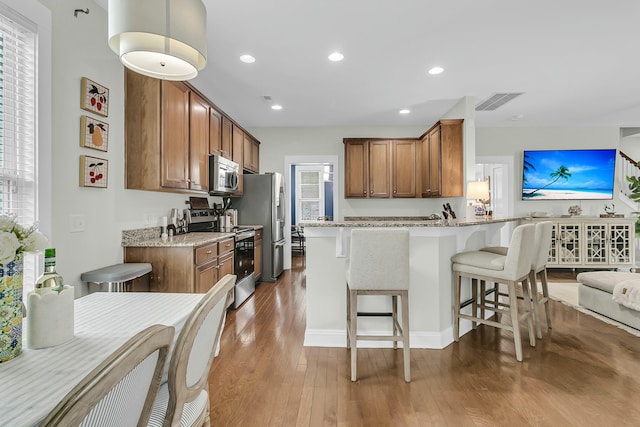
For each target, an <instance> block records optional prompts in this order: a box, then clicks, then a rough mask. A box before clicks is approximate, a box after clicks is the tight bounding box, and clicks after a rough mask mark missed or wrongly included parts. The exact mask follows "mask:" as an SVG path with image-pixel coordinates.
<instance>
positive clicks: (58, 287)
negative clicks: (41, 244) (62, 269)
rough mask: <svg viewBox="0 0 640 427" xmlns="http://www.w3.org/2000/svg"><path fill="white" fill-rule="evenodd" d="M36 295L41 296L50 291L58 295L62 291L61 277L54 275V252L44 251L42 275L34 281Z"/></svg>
mask: <svg viewBox="0 0 640 427" xmlns="http://www.w3.org/2000/svg"><path fill="white" fill-rule="evenodd" d="M35 289H36V293H38V294H40V295H43V294H46V293H48V292H51V291H56V292H58V293H60V291H62V289H64V281H63V280H62V276H61V275H59V274H58V273H56V250H55V248H47V249H45V250H44V274H43V275H42V276H40V278H38V280H37V281H36V286H35Z"/></svg>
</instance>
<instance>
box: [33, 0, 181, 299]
mask: <svg viewBox="0 0 640 427" xmlns="http://www.w3.org/2000/svg"><path fill="white" fill-rule="evenodd" d="M40 2H41V3H42V4H43V5H44V6H46V7H47V8H49V9H50V10H51V12H52V28H53V38H52V53H53V71H52V79H51V80H52V85H53V87H52V99H53V100H52V103H51V104H52V122H53V126H52V131H51V140H52V153H53V156H52V160H51V162H52V169H53V172H52V176H51V184H52V185H51V187H52V189H53V191H52V194H53V209H52V212H53V213H52V231H51V232H50V233H49V234H48V237H49V238H50V241H51V245H52V246H53V247H55V248H56V249H57V252H56V255H57V269H58V272H59V273H60V274H62V276H63V277H64V278H65V281H66V282H67V283H68V284H71V285H76V286H77V285H80V284H81V282H80V274H81V273H82V272H84V271H89V270H93V269H96V268H100V267H104V266H108V265H111V264H116V263H120V262H122V247H121V233H122V230H125V229H133V228H143V227H146V226H149V225H147V224H145V214H151V215H154V216H155V217H156V218H160V217H161V216H165V215H168V214H169V210H170V209H171V208H173V207H177V208H184V207H185V205H184V201H185V200H186V199H188V196H187V195H180V194H165V193H156V192H148V191H134V190H125V189H124V72H123V67H122V65H120V62H119V60H118V58H117V56H116V55H115V54H114V53H113V52H112V51H111V50H110V49H109V47H108V45H107V12H106V11H105V10H104V9H102V8H101V7H99V6H98V5H97V4H96V3H94V2H93V1H89V0H74V1H70V0H40ZM77 8H82V9H84V8H89V9H90V13H89V14H88V15H85V14H83V13H80V14H78V17H77V18H75V17H74V16H73V12H74V10H75V9H77ZM82 77H88V78H90V79H92V80H94V81H96V82H97V83H100V84H102V85H104V86H106V87H107V88H109V95H110V98H111V99H110V100H109V116H108V117H107V118H100V117H98V116H94V117H97V118H99V119H100V120H103V121H105V122H107V123H109V141H108V142H109V146H108V152H106V153H105V152H102V151H97V150H91V149H87V148H82V147H80V143H79V134H80V116H81V115H83V114H86V115H90V116H91V115H92V114H91V113H88V112H85V111H84V110H81V109H80V80H81V78H82ZM82 154H84V155H91V156H94V157H99V158H104V159H107V160H108V161H109V177H108V188H107V189H99V188H83V187H80V186H79V184H78V182H79V156H80V155H82ZM72 214H83V215H84V217H85V231H84V232H80V233H70V232H69V217H70V215H72ZM151 225H158V226H159V225H160V222H159V220H158V221H157V222H156V224H151ZM84 293H86V285H82V286H77V289H76V295H81V294H84Z"/></svg>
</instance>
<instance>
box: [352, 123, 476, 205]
mask: <svg viewBox="0 0 640 427" xmlns="http://www.w3.org/2000/svg"><path fill="white" fill-rule="evenodd" d="M462 122H463V120H462V119H459V120H458V119H456V120H440V121H439V122H438V123H436V124H435V125H434V126H432V127H431V128H430V129H429V130H428V131H427V132H425V133H424V134H423V135H422V136H421V137H420V138H419V139H412V138H405V139H394V140H389V139H382V138H345V139H344V140H343V142H344V146H345V148H344V149H345V187H344V193H345V197H346V198H414V197H458V196H463V194H464V193H463V192H464V188H463V187H464V185H463V180H464V164H463V143H462Z"/></svg>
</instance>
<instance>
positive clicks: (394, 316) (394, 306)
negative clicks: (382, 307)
mask: <svg viewBox="0 0 640 427" xmlns="http://www.w3.org/2000/svg"><path fill="white" fill-rule="evenodd" d="M403 302H404V300H403ZM391 323H392V324H393V336H394V337H397V336H398V296H397V295H391ZM393 349H394V350H397V349H398V341H395V340H394V341H393Z"/></svg>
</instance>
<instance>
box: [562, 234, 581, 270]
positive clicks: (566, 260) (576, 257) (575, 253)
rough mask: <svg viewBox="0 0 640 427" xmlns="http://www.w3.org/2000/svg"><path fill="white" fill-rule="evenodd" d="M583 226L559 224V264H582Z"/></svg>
mask: <svg viewBox="0 0 640 427" xmlns="http://www.w3.org/2000/svg"><path fill="white" fill-rule="evenodd" d="M581 239H582V225H581V224H558V239H557V245H558V247H557V249H558V264H561V265H579V264H580V263H581V262H582V248H581V245H580V241H581Z"/></svg>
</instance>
